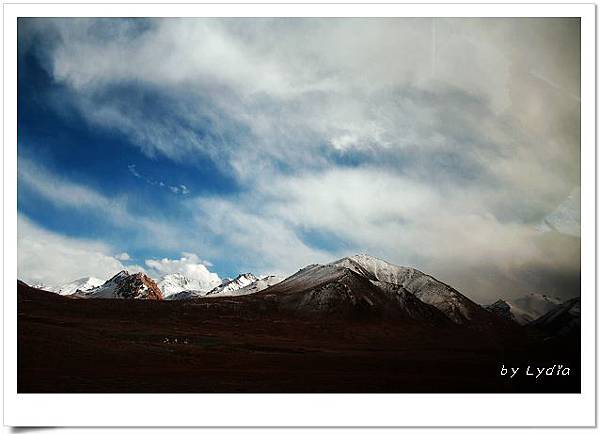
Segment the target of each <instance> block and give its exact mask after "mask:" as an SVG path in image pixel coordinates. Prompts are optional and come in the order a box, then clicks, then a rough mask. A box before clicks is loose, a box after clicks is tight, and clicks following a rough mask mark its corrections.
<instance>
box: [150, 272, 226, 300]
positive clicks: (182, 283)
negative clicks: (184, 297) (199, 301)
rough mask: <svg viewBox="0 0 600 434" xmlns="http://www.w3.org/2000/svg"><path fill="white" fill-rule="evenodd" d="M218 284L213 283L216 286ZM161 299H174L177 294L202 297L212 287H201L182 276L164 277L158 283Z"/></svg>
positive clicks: (175, 274)
mask: <svg viewBox="0 0 600 434" xmlns="http://www.w3.org/2000/svg"><path fill="white" fill-rule="evenodd" d="M218 283H219V282H215V285H217V284H218ZM157 285H158V287H159V288H160V290H161V292H162V294H163V297H165V298H168V299H174V296H175V295H176V294H179V293H183V292H185V293H188V294H193V295H195V296H203V295H205V294H206V293H207V292H208V291H210V290H211V289H213V288H214V286H207V285H202V283H200V282H199V281H198V280H194V279H190V278H188V277H186V276H184V275H183V274H180V273H174V274H166V275H164V276H163V277H162V278H161V279H160V280H159V281H158V282H157Z"/></svg>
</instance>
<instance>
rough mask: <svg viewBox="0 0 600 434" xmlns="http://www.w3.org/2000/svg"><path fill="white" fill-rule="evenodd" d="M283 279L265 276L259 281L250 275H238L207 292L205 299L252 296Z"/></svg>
mask: <svg viewBox="0 0 600 434" xmlns="http://www.w3.org/2000/svg"><path fill="white" fill-rule="evenodd" d="M282 280H283V278H281V277H278V276H266V277H263V278H261V279H259V278H258V277H256V276H255V275H254V274H252V273H245V274H240V275H239V276H238V277H236V278H235V279H233V280H228V281H225V282H223V283H222V284H221V285H219V286H217V287H216V288H214V289H212V290H211V291H209V292H208V293H207V294H206V296H207V297H237V296H241V295H249V294H254V293H256V292H260V291H263V290H265V289H266V288H268V287H270V286H272V285H275V284H277V283H279V282H281V281H282Z"/></svg>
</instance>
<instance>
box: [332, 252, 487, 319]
mask: <svg viewBox="0 0 600 434" xmlns="http://www.w3.org/2000/svg"><path fill="white" fill-rule="evenodd" d="M331 265H332V266H336V267H343V268H347V269H350V270H352V271H354V272H355V273H357V274H359V275H361V276H363V277H365V278H366V279H368V280H371V281H376V282H382V283H388V284H392V285H396V286H397V287H400V288H402V289H405V290H406V291H408V292H410V293H411V294H413V295H414V296H415V297H417V298H418V299H419V300H421V301H422V302H423V303H426V304H428V305H431V306H434V307H436V308H437V309H439V310H440V311H441V312H442V313H443V314H444V315H446V316H447V317H448V318H449V319H450V320H451V321H452V322H454V323H456V324H466V323H469V322H471V321H488V320H489V314H488V312H487V311H485V310H484V309H483V308H482V307H481V306H480V305H479V304H477V303H475V302H474V301H472V300H470V299H469V298H467V297H465V296H464V295H463V294H461V293H460V292H458V291H457V290H456V289H454V288H452V287H450V286H449V285H446V284H445V283H443V282H440V281H439V280H437V279H435V278H433V277H431V276H429V275H427V274H425V273H423V272H421V271H419V270H417V269H414V268H409V267H401V266H398V265H394V264H390V263H389V262H387V261H384V260H382V259H378V258H374V257H372V256H369V255H355V256H351V257H348V258H343V259H340V260H339V261H336V262H333V263H332V264H331Z"/></svg>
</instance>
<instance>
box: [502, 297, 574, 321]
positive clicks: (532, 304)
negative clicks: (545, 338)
mask: <svg viewBox="0 0 600 434" xmlns="http://www.w3.org/2000/svg"><path fill="white" fill-rule="evenodd" d="M562 302H563V300H561V299H560V298H558V297H550V296H547V295H545V294H538V293H531V294H527V295H524V296H523V297H520V298H517V299H515V300H513V301H512V302H511V305H514V306H515V307H516V308H518V309H520V310H521V311H523V312H525V313H526V314H528V315H529V316H531V317H532V318H533V319H537V318H539V317H541V316H542V315H545V314H546V313H548V312H550V311H551V310H552V309H554V308H556V307H557V306H559V305H560V304H562Z"/></svg>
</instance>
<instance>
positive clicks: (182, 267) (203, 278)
mask: <svg viewBox="0 0 600 434" xmlns="http://www.w3.org/2000/svg"><path fill="white" fill-rule="evenodd" d="M210 265H211V264H210V262H208V261H203V260H201V259H200V258H199V257H198V255H196V254H194V253H183V254H182V257H181V258H180V259H169V258H163V259H147V260H146V266H147V267H149V268H150V269H151V271H152V272H154V273H155V274H157V275H158V276H163V275H165V274H173V273H179V274H182V275H184V276H185V277H187V278H189V279H194V280H196V281H198V282H200V285H201V287H203V288H214V287H215V286H217V285H218V284H220V283H221V279H220V278H219V275H218V274H217V273H213V272H211V271H209V270H208V268H207V267H208V266H210Z"/></svg>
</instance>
